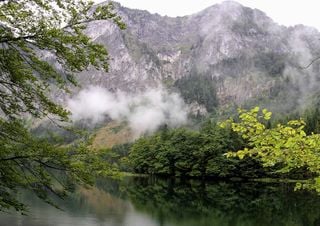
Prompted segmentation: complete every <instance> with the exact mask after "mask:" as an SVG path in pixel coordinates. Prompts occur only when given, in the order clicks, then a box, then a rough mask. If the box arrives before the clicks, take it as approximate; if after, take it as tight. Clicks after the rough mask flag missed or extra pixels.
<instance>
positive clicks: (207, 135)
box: [104, 108, 320, 179]
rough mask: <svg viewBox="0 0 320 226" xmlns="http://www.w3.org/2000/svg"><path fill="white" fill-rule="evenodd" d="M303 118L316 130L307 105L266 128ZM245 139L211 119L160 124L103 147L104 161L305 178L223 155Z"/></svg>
mask: <svg viewBox="0 0 320 226" xmlns="http://www.w3.org/2000/svg"><path fill="white" fill-rule="evenodd" d="M299 117H303V118H304V119H305V121H306V123H307V126H306V127H305V131H306V133H308V134H311V133H313V132H314V133H319V132H320V114H319V110H318V109H317V108H312V109H311V108H310V109H308V110H307V111H305V112H304V113H303V114H301V115H298V114H292V115H287V116H285V117H282V118H280V117H278V118H277V119H274V120H273V121H271V122H269V123H268V124H267V125H266V126H267V127H274V126H276V125H277V124H278V123H286V122H287V121H289V120H291V119H292V118H299ZM247 145H248V144H247V143H246V140H244V139H242V138H241V137H240V136H239V135H238V134H236V133H234V132H232V131H231V129H230V128H221V127H220V126H219V125H218V124H217V123H216V122H215V121H213V120H209V119H208V120H207V121H205V122H204V123H203V124H202V126H201V127H200V129H199V130H193V129H188V128H177V129H169V128H167V127H163V128H162V129H161V130H159V131H158V132H157V133H155V134H153V135H150V136H144V137H141V138H139V139H138V140H136V141H135V142H134V143H132V144H124V145H117V146H114V147H113V148H112V149H111V150H105V155H104V157H105V160H106V161H108V162H109V163H111V164H112V165H113V166H114V168H117V169H119V170H120V171H127V172H134V173H139V174H140V173H141V174H151V175H162V176H178V177H199V178H200V177H201V178H205V177H215V178H231V177H241V178H261V177H274V178H278V177H286V178H293V179H305V178H309V177H311V176H312V175H311V173H310V172H308V170H307V169H305V168H303V167H302V168H299V169H297V170H294V171H292V172H290V174H280V173H278V172H277V170H278V169H279V168H281V167H282V166H280V165H276V166H273V167H267V168H266V167H262V165H261V163H260V162H259V160H257V159H254V158H250V157H247V158H244V159H238V158H227V157H226V156H225V155H224V154H225V153H226V152H228V151H237V150H241V149H243V148H244V147H246V146H247Z"/></svg>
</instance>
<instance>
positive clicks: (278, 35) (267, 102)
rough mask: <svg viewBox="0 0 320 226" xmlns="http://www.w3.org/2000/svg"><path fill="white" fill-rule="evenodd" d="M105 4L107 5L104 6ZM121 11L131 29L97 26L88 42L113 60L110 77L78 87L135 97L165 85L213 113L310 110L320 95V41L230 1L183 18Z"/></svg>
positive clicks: (90, 75)
mask: <svg viewBox="0 0 320 226" xmlns="http://www.w3.org/2000/svg"><path fill="white" fill-rule="evenodd" d="M101 4H104V3H101ZM115 7H116V9H117V11H118V13H119V14H120V15H121V17H122V18H123V20H124V22H125V23H126V25H127V29H126V30H124V31H121V30H119V29H118V28H117V27H116V26H115V25H114V24H112V23H111V22H109V21H100V22H92V23H90V25H89V26H88V29H87V34H88V35H89V36H90V37H92V38H93V39H94V40H95V41H96V42H98V43H101V44H103V45H105V46H106V47H107V48H108V50H109V53H110V57H111V60H110V68H111V69H110V72H109V73H104V72H102V71H96V70H94V69H90V70H89V71H86V72H83V73H81V74H80V75H79V80H80V83H81V84H82V85H83V86H86V85H92V84H93V85H101V86H103V87H106V88H107V89H108V90H110V91H116V90H123V91H127V92H136V91H139V90H143V89H145V88H147V87H156V86H159V84H162V85H164V86H166V87H168V88H169V89H171V90H175V91H178V92H180V93H181V94H182V96H183V97H184V98H185V100H186V102H188V103H198V104H200V105H201V106H205V107H206V109H207V110H209V111H212V110H214V109H215V108H219V107H221V108H223V107H227V106H231V105H237V106H238V105H244V106H246V105H254V104H259V105H263V106H266V107H269V108H270V109H271V110H273V111H280V112H290V111H292V110H294V109H297V108H303V107H305V106H306V105H307V104H308V103H309V102H310V101H311V99H312V97H313V96H316V95H317V93H318V91H320V86H319V84H320V82H319V80H320V73H319V70H320V62H319V61H316V62H314V63H313V64H312V65H311V66H310V67H308V68H306V69H304V68H303V67H304V66H306V65H308V64H309V63H310V62H311V61H312V60H313V59H315V58H317V57H318V56H320V33H319V31H317V30H316V29H315V28H311V27H306V26H303V25H297V26H294V27H285V26H280V25H278V24H277V23H275V22H274V21H272V19H270V18H269V17H268V16H267V15H266V14H265V13H264V12H262V11H260V10H258V9H251V8H248V7H244V6H242V5H240V4H239V3H237V2H233V1H225V2H223V3H221V4H217V5H213V6H212V7H209V8H207V9H205V10H203V11H201V12H199V13H196V14H193V15H189V16H184V17H177V18H171V17H167V16H165V17H163V16H160V15H158V14H151V13H149V12H147V11H144V10H134V9H128V8H125V7H123V6H121V5H120V4H118V3H116V4H115Z"/></svg>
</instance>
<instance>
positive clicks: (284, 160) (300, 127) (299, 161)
mask: <svg viewBox="0 0 320 226" xmlns="http://www.w3.org/2000/svg"><path fill="white" fill-rule="evenodd" d="M239 118H240V120H239V122H233V121H232V120H228V121H226V122H224V123H222V126H226V125H231V127H232V129H233V131H235V132H237V133H239V134H241V136H242V137H243V138H244V139H246V140H247V141H248V142H247V147H246V148H244V149H243V150H238V151H237V152H229V153H228V154H227V156H230V157H231V156H237V157H239V158H240V159H243V158H244V157H245V156H250V157H254V158H258V159H260V160H261V161H262V163H263V165H264V166H266V167H270V166H276V165H280V166H281V168H280V169H279V170H278V171H279V172H282V173H288V172H290V171H292V170H296V169H299V168H304V169H306V170H308V171H309V172H311V173H313V174H315V175H316V176H318V177H317V178H315V179H314V180H313V181H312V183H307V184H304V185H301V184H297V185H298V187H302V186H305V187H311V188H313V189H316V190H317V191H319V192H320V179H319V178H320V177H319V175H320V164H319V163H320V157H319V152H320V134H311V135H307V134H306V133H305V131H304V128H305V122H304V121H303V120H301V119H300V120H291V121H289V122H288V123H287V124H284V125H283V124H278V125H277V126H276V127H274V128H266V126H265V122H266V121H268V120H270V118H271V112H269V111H267V110H266V109H264V110H262V112H261V111H260V109H259V107H255V108H253V109H251V110H249V111H246V110H239Z"/></svg>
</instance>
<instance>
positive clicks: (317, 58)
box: [300, 56, 320, 70]
mask: <svg viewBox="0 0 320 226" xmlns="http://www.w3.org/2000/svg"><path fill="white" fill-rule="evenodd" d="M318 60H320V56H318V57H316V58H314V59H313V60H312V61H311V62H310V63H309V64H308V65H307V66H304V67H300V69H303V70H305V69H308V68H309V67H310V66H311V65H312V64H313V63H314V62H316V61H318Z"/></svg>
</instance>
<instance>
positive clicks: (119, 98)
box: [67, 86, 187, 135]
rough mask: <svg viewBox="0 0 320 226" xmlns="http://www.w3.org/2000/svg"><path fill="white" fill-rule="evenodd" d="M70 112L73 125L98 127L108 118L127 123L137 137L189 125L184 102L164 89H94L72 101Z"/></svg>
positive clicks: (79, 94) (95, 87) (68, 103)
mask: <svg viewBox="0 0 320 226" xmlns="http://www.w3.org/2000/svg"><path fill="white" fill-rule="evenodd" d="M67 109H68V110H70V111H71V112H72V116H71V118H72V120H73V121H81V120H84V121H87V122H89V123H99V122H101V121H103V120H104V119H105V118H106V116H109V117H110V118H112V119H113V120H118V121H127V122H128V125H129V126H130V128H131V129H132V130H133V132H134V133H135V134H136V135H141V134H143V133H148V132H153V131H155V130H156V129H158V128H159V127H160V126H161V125H164V124H167V125H168V126H171V127H176V126H179V125H182V124H184V123H186V122H187V107H186V105H185V104H184V102H183V100H182V98H181V97H180V96H179V95H178V94H176V93H169V92H167V91H166V90H165V89H163V88H157V89H149V90H146V91H145V92H141V93H136V94H127V93H124V92H117V93H111V92H108V91H107V90H105V89H104V88H102V87H97V86H91V87H88V88H87V89H84V90H82V91H80V92H79V93H78V95H76V96H75V97H73V98H70V99H69V100H68V101H67Z"/></svg>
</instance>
